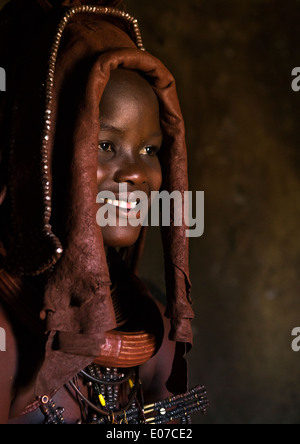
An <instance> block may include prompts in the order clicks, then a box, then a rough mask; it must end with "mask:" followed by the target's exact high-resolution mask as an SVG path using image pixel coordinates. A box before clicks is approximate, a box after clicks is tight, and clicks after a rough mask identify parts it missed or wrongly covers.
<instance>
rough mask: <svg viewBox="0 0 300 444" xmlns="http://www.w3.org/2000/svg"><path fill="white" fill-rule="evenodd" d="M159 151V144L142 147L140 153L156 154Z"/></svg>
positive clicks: (144, 154) (145, 154) (146, 154)
mask: <svg viewBox="0 0 300 444" xmlns="http://www.w3.org/2000/svg"><path fill="white" fill-rule="evenodd" d="M158 151H159V148H158V147H157V146H146V147H145V148H142V149H141V151H140V154H142V155H143V156H155V155H156V154H157V153H158Z"/></svg>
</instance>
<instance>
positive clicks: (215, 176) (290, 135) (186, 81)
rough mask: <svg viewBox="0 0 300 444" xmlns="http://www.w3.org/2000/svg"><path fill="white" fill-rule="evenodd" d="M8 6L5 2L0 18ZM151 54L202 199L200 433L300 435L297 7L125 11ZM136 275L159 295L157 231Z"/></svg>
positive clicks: (197, 295) (216, 5) (195, 380)
mask: <svg viewBox="0 0 300 444" xmlns="http://www.w3.org/2000/svg"><path fill="white" fill-rule="evenodd" d="M4 3H6V2H5V1H0V6H2V5H3V4H4ZM126 4H127V9H128V11H129V12H130V13H131V14H132V15H135V16H136V17H137V18H138V19H139V22H140V26H141V29H142V33H143V37H144V44H145V46H146V48H147V49H148V50H149V51H150V52H151V53H153V54H154V55H156V56H157V57H159V58H160V59H161V60H163V61H164V63H165V64H166V65H167V66H168V68H169V69H170V70H171V71H172V72H173V74H174V75H175V77H176V80H177V86H178V93H179V97H180V100H181V106H182V111H183V114H184V116H185V120H186V127H187V139H188V149H189V171H190V190H193V191H197V190H198V191H204V192H205V233H204V235H203V236H202V237H201V238H199V239H192V240H191V257H190V262H191V278H192V282H193V299H194V310H195V313H196V319H195V322H194V324H193V325H194V333H195V345H194V348H193V350H192V352H191V353H190V355H189V369H190V386H194V385H196V384H199V383H201V384H205V385H206V386H207V389H208V392H209V397H210V401H211V407H210V409H209V411H208V414H207V416H206V417H201V416H199V415H196V416H195V418H194V423H196V424H298V423H300V377H299V376H300V353H299V354H297V353H295V352H293V351H292V349H291V342H292V339H293V338H292V336H291V332H292V330H293V328H294V327H300V298H299V295H300V275H299V269H300V232H299V231H300V228H299V225H300V224H299V222H300V151H299V144H300V129H299V121H300V92H299V93H295V92H293V91H292V89H291V82H292V76H291V72H292V69H293V68H294V67H296V66H300V50H299V49H300V47H299V46H300V45H299V38H298V27H299V16H300V1H298V0H286V1H284V2H283V1H282V0H251V1H248V2H247V1H240V0H226V2H225V1H222V0H184V1H183V0H151V1H143V2H141V1H140V0H126ZM149 234H150V235H149V238H148V244H147V248H146V254H145V256H144V260H143V263H142V268H141V274H142V275H143V277H144V278H145V279H147V280H149V281H151V282H152V283H154V284H155V285H156V286H157V288H158V292H162V293H163V291H164V273H163V260H162V252H161V246H160V239H159V233H158V231H157V230H156V229H151V230H150V233H149Z"/></svg>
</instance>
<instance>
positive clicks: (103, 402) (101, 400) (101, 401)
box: [99, 395, 106, 407]
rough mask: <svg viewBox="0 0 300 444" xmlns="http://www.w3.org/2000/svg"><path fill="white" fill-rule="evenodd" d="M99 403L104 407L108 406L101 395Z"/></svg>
mask: <svg viewBox="0 0 300 444" xmlns="http://www.w3.org/2000/svg"><path fill="white" fill-rule="evenodd" d="M99 401H100V404H101V405H102V407H105V406H106V401H105V399H104V396H103V395H99Z"/></svg>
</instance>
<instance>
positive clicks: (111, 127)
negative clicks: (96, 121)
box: [100, 123, 125, 133]
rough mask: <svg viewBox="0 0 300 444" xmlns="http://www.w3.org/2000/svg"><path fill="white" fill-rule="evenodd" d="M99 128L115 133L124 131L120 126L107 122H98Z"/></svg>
mask: <svg viewBox="0 0 300 444" xmlns="http://www.w3.org/2000/svg"><path fill="white" fill-rule="evenodd" d="M100 129H101V130H105V131H113V132H115V133H124V132H125V131H124V130H122V129H121V128H117V127H116V126H114V125H111V124H109V123H100Z"/></svg>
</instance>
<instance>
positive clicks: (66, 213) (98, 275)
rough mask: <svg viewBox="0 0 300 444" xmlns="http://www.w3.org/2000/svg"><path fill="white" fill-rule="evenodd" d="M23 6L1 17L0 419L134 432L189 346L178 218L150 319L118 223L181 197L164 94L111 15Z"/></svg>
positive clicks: (146, 58)
mask: <svg viewBox="0 0 300 444" xmlns="http://www.w3.org/2000/svg"><path fill="white" fill-rule="evenodd" d="M24 3H25V2H22V1H18V0H12V1H11V2H10V3H9V4H8V5H7V7H6V8H4V10H3V11H2V13H1V14H2V29H1V32H2V36H1V37H2V39H1V41H5V39H6V42H10V43H9V45H7V46H3V47H2V48H0V52H1V55H2V60H3V61H4V63H5V68H6V71H7V74H8V78H9V79H10V82H8V85H9V86H8V91H7V94H6V95H5V97H4V98H3V100H2V103H1V138H2V139H1V140H2V142H1V164H0V168H1V170H0V177H1V181H0V186H1V188H0V196H1V197H0V203H1V205H0V211H1V222H0V226H1V230H0V240H1V262H0V264H1V271H0V327H1V328H3V329H5V332H6V342H7V346H6V351H5V352H0V422H1V423H7V422H9V423H13V424H18V423H34V424H38V423H43V422H46V423H78V422H79V423H96V424H98V423H99V424H102V423H109V422H119V423H120V422H123V423H124V422H129V423H139V422H145V421H146V414H147V409H146V410H145V404H148V403H150V402H155V401H158V400H162V399H164V398H166V397H167V396H170V394H177V395H178V394H179V393H184V392H185V391H186V390H187V377H186V376H187V375H186V364H185V361H184V358H183V355H184V353H185V352H186V351H187V350H188V349H189V347H190V345H191V343H192V334H191V325H190V323H191V320H192V318H193V311H192V309H191V300H190V295H189V293H190V282H189V272H188V242H187V238H186V236H185V230H186V226H185V224H184V221H183V223H182V226H180V227H178V226H174V225H173V224H172V222H171V226H170V227H162V240H163V245H164V253H165V272H166V292H167V301H168V303H167V307H166V308H165V307H163V306H162V305H161V304H160V303H158V302H157V301H155V300H154V299H153V298H152V297H151V295H150V294H149V292H148V291H147V289H146V288H145V286H144V285H143V283H142V282H141V281H140V280H139V279H138V277H137V265H138V260H139V258H140V255H141V252H142V249H143V243H144V239H145V233H146V230H145V228H144V227H142V226H141V224H139V225H133V224H130V223H126V221H127V222H128V220H129V218H130V217H136V218H138V216H139V206H138V203H139V202H138V199H135V198H134V193H138V192H141V191H142V192H143V193H144V195H145V196H149V197H150V195H151V192H152V191H159V190H161V189H163V190H166V191H168V192H170V193H171V192H172V191H174V190H179V191H181V192H182V193H184V191H186V190H187V189H188V183H187V165H186V146H185V138H184V124H183V120H182V116H181V112H180V108H179V105H178V99H177V95H176V90H175V82H174V79H173V77H172V76H171V74H170V73H169V72H168V70H167V69H166V68H165V67H164V66H163V65H162V64H161V62H159V61H158V60H157V59H156V58H154V57H153V56H151V55H150V54H148V53H147V52H145V51H144V48H143V46H142V40H141V36H140V33H139V29H138V25H137V22H136V21H135V20H134V19H133V18H132V17H131V16H130V15H129V14H127V13H125V12H123V11H122V10H119V9H115V8H114V7H107V5H106V3H110V6H115V4H116V3H118V2H103V1H102V2H101V1H100V2H99V1H98V2H89V4H90V3H93V4H92V5H91V4H90V6H87V5H86V4H85V2H84V1H79V0H78V1H59V2H57V1H56V2H55V1H46V0H39V1H38V0H36V1H32V2H31V4H30V7H28V4H27V2H26V6H25V5H24ZM29 8H30V9H29ZM16 30H17V31H16ZM12 36H13V37H12ZM49 53H50V56H49ZM16 54H17V55H16ZM120 185H122V186H123V187H124V186H125V185H126V190H127V193H126V195H124V194H122V193H120V191H119V190H120ZM122 189H124V188H122ZM103 192H104V193H106V192H107V193H113V195H114V196H115V198H114V199H109V198H107V199H105V198H102V200H101V199H100V200H98V199H97V195H98V193H103ZM102 196H103V194H102ZM97 202H98V203H97ZM148 202H150V199H149V201H148ZM104 206H105V207H106V208H107V209H108V212H109V211H110V210H112V212H113V214H115V222H116V223H115V224H108V225H106V226H99V224H98V223H97V212H98V211H99V209H101V208H103V207H104ZM148 208H149V209H150V203H149V206H148ZM171 216H172V215H171ZM173 216H174V215H173ZM173 219H174V217H173ZM173 219H172V217H171V221H172V220H173ZM197 399H198V400H199V398H197ZM172 402H173V404H174V406H175V407H176V399H175V398H174V400H173V401H172ZM203 403H205V402H204V401H203ZM198 407H199V406H198ZM162 412H163V413H164V411H162ZM177 416H180V414H178V415H177ZM181 416H185V415H184V412H183V413H182V415H181ZM169 419H170V418H169Z"/></svg>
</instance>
